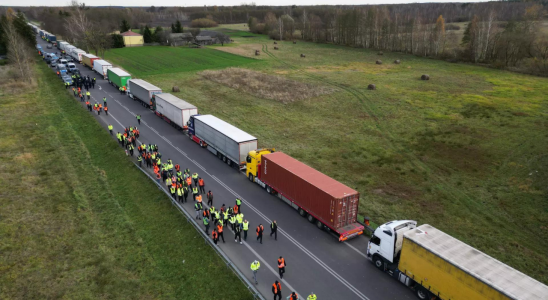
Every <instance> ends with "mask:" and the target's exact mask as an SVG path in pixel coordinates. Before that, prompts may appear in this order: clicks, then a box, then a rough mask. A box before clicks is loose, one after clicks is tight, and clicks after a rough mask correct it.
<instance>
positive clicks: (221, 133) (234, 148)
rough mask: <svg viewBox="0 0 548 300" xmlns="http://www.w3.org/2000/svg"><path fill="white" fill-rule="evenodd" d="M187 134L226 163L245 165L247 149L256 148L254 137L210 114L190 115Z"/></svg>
mask: <svg viewBox="0 0 548 300" xmlns="http://www.w3.org/2000/svg"><path fill="white" fill-rule="evenodd" d="M188 134H189V137H190V139H192V140H193V141H195V142H196V143H198V144H200V146H202V147H207V149H208V150H209V151H210V152H211V153H213V154H215V155H217V157H219V158H220V159H222V160H223V161H224V162H226V163H227V164H228V165H232V164H236V165H237V166H240V167H241V166H242V165H245V162H246V161H245V159H246V157H247V154H248V153H249V151H251V150H256V149H257V138H256V137H254V136H252V135H250V134H249V133H247V132H245V131H243V130H241V129H239V128H237V127H235V126H233V125H230V124H228V123H227V122H225V121H223V120H221V119H219V118H217V117H215V116H212V115H201V116H200V115H196V116H191V117H190V122H189V126H188Z"/></svg>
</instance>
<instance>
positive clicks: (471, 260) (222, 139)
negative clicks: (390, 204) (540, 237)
mask: <svg viewBox="0 0 548 300" xmlns="http://www.w3.org/2000/svg"><path fill="white" fill-rule="evenodd" d="M38 30H39V29H38ZM40 32H41V31H40ZM57 47H58V48H59V49H65V50H64V51H65V52H66V53H73V54H72V55H71V56H72V57H73V58H74V59H75V60H76V61H78V62H80V63H82V64H83V65H85V66H87V67H89V68H92V69H93V70H95V71H96V72H97V73H99V74H103V75H104V77H105V79H107V80H108V81H109V82H110V83H111V84H113V85H114V86H116V87H123V88H124V89H125V90H126V92H127V95H128V96H129V97H130V98H131V99H133V100H134V101H139V102H140V103H141V104H142V105H143V106H145V107H148V108H150V109H151V110H152V111H153V112H154V113H155V114H156V115H157V116H158V117H160V118H162V119H164V120H165V121H166V122H168V123H169V124H171V125H172V126H173V127H175V128H177V129H179V130H181V131H183V132H185V133H187V134H188V137H189V138H190V139H191V140H193V141H194V142H196V143H197V144H198V145H200V146H201V147H203V148H205V149H207V150H208V151H209V152H211V153H212V154H213V155H215V156H217V157H218V158H219V159H220V160H222V161H223V162H225V163H227V164H228V165H229V166H233V167H234V168H237V169H238V170H240V171H242V172H244V173H245V175H246V176H247V177H248V179H249V180H250V181H251V182H254V183H256V184H258V185H260V186H261V187H263V188H264V189H265V191H266V192H267V193H269V194H272V195H276V196H277V197H278V198H280V199H281V200H282V201H284V202H286V203H287V204H288V205H290V206H291V207H293V208H294V209H296V210H297V211H298V212H299V214H300V215H301V216H303V217H306V218H307V219H308V220H309V221H310V222H311V223H314V224H315V225H316V226H317V227H318V228H320V229H322V230H326V231H330V232H331V233H333V234H335V235H336V236H337V237H338V239H339V241H345V240H347V239H350V238H353V237H356V236H358V235H361V234H362V233H363V231H364V229H365V227H364V226H363V225H361V223H358V222H357V215H358V207H359V198H360V194H359V193H358V192H357V191H356V190H354V189H352V188H349V187H348V186H346V185H344V184H342V183H340V182H338V181H336V180H334V179H332V178H330V177H329V176H327V175H325V174H323V173H321V172H319V171H317V170H315V169H313V168H311V167H310V166H307V165H306V164H304V163H302V162H300V161H298V160H296V159H294V158H292V157H290V156H289V155H287V154H284V153H281V152H276V151H275V149H260V148H259V147H258V139H257V138H256V137H254V136H252V135H250V134H249V133H247V132H245V131H243V130H241V129H239V128H237V127H235V126H233V125H231V124H229V123H227V122H225V121H223V120H221V119H219V118H217V117H215V116H212V115H200V114H199V113H198V108H197V107H196V106H194V105H192V104H190V103H188V102H186V101H184V100H182V99H180V98H178V97H176V96H175V95H172V94H169V93H164V92H163V91H162V89H161V88H159V87H157V86H155V85H153V84H151V83H149V82H146V81H144V80H142V79H134V78H131V75H130V74H129V73H127V72H125V71H124V70H122V69H119V68H114V67H113V66H112V64H109V63H108V62H106V61H104V60H101V59H100V58H98V57H96V56H94V55H91V54H86V53H85V52H83V51H82V50H80V49H77V48H76V47H74V46H71V45H69V44H68V43H66V42H62V41H60V42H59V43H57ZM78 50H79V51H78ZM82 52H83V53H82ZM365 224H366V225H369V222H368V220H367V219H366V220H365ZM367 257H368V258H369V259H370V260H371V261H372V262H373V264H374V265H375V266H376V267H377V268H378V269H380V270H382V271H383V272H386V273H388V274H389V275H390V276H392V277H394V278H396V279H397V280H398V281H400V282H401V283H403V284H405V285H406V286H408V287H410V288H411V289H412V290H414V291H415V293H416V295H417V297H418V298H419V299H422V300H426V299H428V300H433V299H441V300H475V299H478V300H479V299H489V300H502V299H527V300H529V299H530V300H533V299H535V300H536V299H548V287H547V286H546V285H544V284H542V283H540V282H539V281H537V280H535V279H533V278H531V277H529V276H527V275H525V274H523V273H521V272H519V271H517V270H515V269H513V268H511V267H510V266H508V265H506V264H504V263H502V262H500V261H498V260H496V259H494V258H492V257H490V256H488V255H486V254H485V253H483V252H481V251H479V250H477V249H475V248H473V247H471V246H469V245H467V244H465V243H463V242H461V241H459V240H457V239H456V238H454V237H451V236H450V235H448V234H446V233H444V232H442V231H440V230H438V229H436V228H434V227H433V226H431V225H426V224H425V225H421V226H417V222H416V221H410V220H405V221H391V222H387V223H385V224H383V225H380V226H379V227H378V228H376V229H375V230H374V232H373V234H372V237H371V239H370V241H369V243H368V248H367Z"/></svg>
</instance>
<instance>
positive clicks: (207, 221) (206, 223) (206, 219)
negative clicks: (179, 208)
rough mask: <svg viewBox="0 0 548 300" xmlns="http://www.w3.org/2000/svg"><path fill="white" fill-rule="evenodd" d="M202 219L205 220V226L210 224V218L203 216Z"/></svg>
mask: <svg viewBox="0 0 548 300" xmlns="http://www.w3.org/2000/svg"><path fill="white" fill-rule="evenodd" d="M202 220H203V221H204V225H205V226H207V225H209V219H208V218H203V219H202Z"/></svg>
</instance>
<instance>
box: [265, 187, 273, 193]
mask: <svg viewBox="0 0 548 300" xmlns="http://www.w3.org/2000/svg"><path fill="white" fill-rule="evenodd" d="M266 192H267V193H269V194H272V188H271V187H270V186H268V185H267V186H266Z"/></svg>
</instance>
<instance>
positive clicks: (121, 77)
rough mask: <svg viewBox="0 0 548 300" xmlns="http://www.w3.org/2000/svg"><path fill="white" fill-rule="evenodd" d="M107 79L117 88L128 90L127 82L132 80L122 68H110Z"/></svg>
mask: <svg viewBox="0 0 548 300" xmlns="http://www.w3.org/2000/svg"><path fill="white" fill-rule="evenodd" d="M107 78H108V82H109V83H110V84H112V85H114V86H115V87H124V88H125V89H127V82H128V80H130V79H131V75H130V74H129V73H128V72H126V71H124V70H122V69H120V68H110V69H107Z"/></svg>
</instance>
